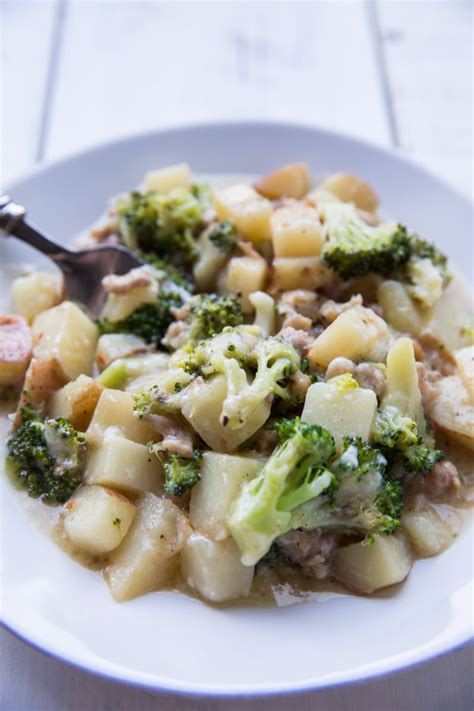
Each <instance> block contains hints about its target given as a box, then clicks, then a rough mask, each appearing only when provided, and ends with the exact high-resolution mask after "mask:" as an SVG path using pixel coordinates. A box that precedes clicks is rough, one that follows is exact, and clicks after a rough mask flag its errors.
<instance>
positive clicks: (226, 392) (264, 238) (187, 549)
mask: <svg viewBox="0 0 474 711" xmlns="http://www.w3.org/2000/svg"><path fill="white" fill-rule="evenodd" d="M88 240H89V244H90V245H93V244H96V243H98V242H107V241H108V240H110V241H113V242H114V243H116V242H119V243H121V244H124V245H126V246H127V247H128V248H129V249H131V250H132V251H134V252H135V253H136V254H137V255H138V256H139V258H140V259H141V261H142V266H139V267H137V268H135V269H132V270H131V271H130V272H128V273H127V274H122V275H117V274H111V275H109V276H107V277H106V278H105V279H104V280H103V283H102V285H103V288H104V292H105V299H104V306H103V309H102V312H101V314H100V316H99V317H98V318H93V317H92V316H91V315H90V314H88V313H86V311H85V309H84V308H83V307H82V306H81V304H76V303H72V302H71V301H69V300H68V298H67V294H65V293H63V287H62V285H61V283H60V281H59V280H58V278H57V277H55V276H51V275H49V274H42V273H33V274H30V275H28V276H26V277H21V278H19V279H17V280H16V281H15V282H14V284H13V288H12V304H13V307H14V311H15V313H14V314H13V315H9V316H3V317H1V318H0V388H1V395H2V398H3V399H5V400H8V399H9V401H10V402H11V401H12V396H13V394H16V395H17V401H18V402H17V407H16V412H15V413H14V417H13V418H12V423H13V426H12V432H11V434H10V436H9V439H8V442H7V465H8V471H9V473H10V476H11V477H12V480H13V481H15V482H16V484H17V486H18V488H19V489H21V490H23V492H24V493H23V494H21V495H29V496H31V497H34V498H36V499H38V500H39V502H38V506H41V505H43V504H45V505H49V506H51V507H53V506H54V507H55V511H57V512H59V515H58V516H57V522H56V524H55V527H56V533H58V532H59V534H60V535H59V536H58V537H57V538H58V540H60V541H61V542H62V544H63V545H64V546H65V548H67V550H68V551H69V552H72V553H73V554H74V556H75V557H76V558H77V557H80V556H81V555H82V556H83V560H84V561H88V562H89V563H90V562H91V561H93V562H94V567H95V568H101V569H102V570H103V575H104V579H105V581H106V583H107V585H108V586H109V588H110V591H111V594H112V595H113V597H114V598H115V599H116V600H117V601H124V600H129V599H131V598H134V597H137V596H139V595H143V594H145V593H147V592H150V591H153V590H159V589H164V588H170V587H171V588H172V587H178V588H179V589H181V590H183V591H187V592H188V593H192V594H194V595H198V596H200V597H201V598H203V599H204V600H206V601H209V602H211V603H224V602H228V601H232V600H240V599H242V598H246V597H249V598H250V599H252V596H254V598H253V599H255V601H256V600H257V599H258V597H259V595H261V594H265V595H267V596H268V595H271V594H272V591H274V590H275V589H277V588H279V587H281V586H285V585H287V586H288V585H289V586H290V587H291V588H292V589H293V590H294V591H296V592H297V591H302V592H304V591H305V590H310V589H324V586H333V587H334V586H336V589H341V586H345V588H347V589H349V590H351V591H353V592H354V593H357V594H369V593H372V592H374V591H377V590H380V589H383V588H386V587H388V586H392V585H394V584H396V583H401V582H403V580H405V578H406V577H407V576H408V575H409V573H410V570H411V568H412V566H413V564H414V561H415V560H416V558H417V557H418V558H420V557H428V556H435V555H438V554H440V553H442V552H443V551H444V550H446V548H448V547H449V546H450V545H451V544H452V543H453V541H454V540H455V539H456V537H457V536H458V534H459V532H460V530H461V519H462V516H461V513H460V510H461V509H462V508H463V507H467V506H468V504H469V501H472V500H473V488H472V485H473V472H472V469H471V470H470V469H469V465H466V462H469V457H468V456H467V453H468V452H469V451H470V450H472V449H474V391H473V382H474V372H473V371H474V345H473V342H472V335H473V330H472V317H471V316H470V315H469V313H468V312H467V311H466V310H465V309H463V307H462V306H461V304H460V300H459V298H458V296H457V293H456V280H455V279H453V277H452V274H451V271H450V267H449V264H448V260H447V258H446V257H445V255H443V254H442V253H441V252H440V250H439V249H438V248H437V247H436V246H435V245H433V244H431V243H430V242H429V241H427V240H426V239H425V238H424V237H421V236H420V235H418V234H416V233H414V232H412V231H410V229H409V227H408V226H405V225H401V224H398V223H396V222H393V221H392V220H389V219H386V218H384V217H383V216H382V215H381V214H380V213H379V198H378V196H377V194H376V193H375V191H374V190H373V188H372V187H371V186H370V185H369V184H368V183H366V182H365V181H363V180H361V179H359V178H357V177H355V176H353V175H350V174H345V173H338V174H335V175H331V176H327V177H326V178H325V179H323V180H322V181H319V182H318V183H316V184H315V183H314V182H313V180H312V178H311V175H310V170H309V167H308V166H307V165H306V164H304V163H295V164H292V165H286V166H283V167H281V168H279V169H277V170H275V171H273V172H272V173H270V174H268V175H265V176H263V177H261V178H259V179H258V180H256V181H254V182H253V183H252V182H251V181H249V182H247V183H245V182H239V183H236V184H222V182H221V183H219V181H218V180H216V185H215V186H213V187H212V186H210V185H207V184H203V183H199V182H197V181H196V180H195V179H194V177H193V175H192V172H191V170H190V168H189V166H187V165H185V164H180V165H175V166H170V167H168V168H161V169H158V170H153V171H151V172H149V173H147V175H146V176H145V179H144V182H143V185H142V186H141V187H139V188H137V189H136V190H134V191H132V192H130V193H129V194H126V195H122V196H119V197H118V198H116V199H115V200H114V201H113V204H112V205H111V207H110V209H109V210H108V213H107V215H106V217H105V218H104V219H103V220H102V222H101V223H100V224H98V225H96V226H95V227H94V228H92V229H91V231H90V234H89V237H88ZM338 586H339V587H338ZM295 594H296V593H295Z"/></svg>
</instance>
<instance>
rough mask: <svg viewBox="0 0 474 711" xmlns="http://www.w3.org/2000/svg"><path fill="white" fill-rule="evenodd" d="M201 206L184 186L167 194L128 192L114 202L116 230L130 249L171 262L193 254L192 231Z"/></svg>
mask: <svg viewBox="0 0 474 711" xmlns="http://www.w3.org/2000/svg"><path fill="white" fill-rule="evenodd" d="M203 212H204V208H203V205H202V204H201V202H199V200H198V199H197V198H196V197H194V195H193V194H192V193H191V192H189V191H188V190H186V189H185V188H174V189H173V190H171V191H170V192H169V193H167V194H161V193H157V192H150V193H147V194H142V193H140V192H137V191H135V192H132V193H130V195H129V196H128V198H127V199H125V200H124V201H123V202H121V203H119V204H118V206H117V214H118V221H119V230H120V234H121V236H122V238H123V240H124V242H125V244H126V245H127V247H129V248H130V249H133V250H136V249H138V248H139V249H142V250H144V251H146V252H154V253H156V254H158V255H159V256H160V257H163V258H165V259H167V260H169V261H171V262H172V263H174V264H178V265H185V266H186V265H190V264H192V262H193V261H194V259H195V258H196V243H195V239H194V235H195V232H196V230H197V228H198V227H199V224H200V223H201V220H202V216H203Z"/></svg>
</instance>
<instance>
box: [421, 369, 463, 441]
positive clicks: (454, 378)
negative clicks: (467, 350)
mask: <svg viewBox="0 0 474 711" xmlns="http://www.w3.org/2000/svg"><path fill="white" fill-rule="evenodd" d="M428 415H429V418H430V420H431V422H432V424H433V425H434V426H435V427H436V429H438V430H441V432H444V433H445V434H447V435H448V437H450V438H451V439H452V440H454V441H455V442H458V443H459V444H462V445H463V446H464V447H467V448H468V449H472V450H474V404H473V402H472V401H471V398H470V396H469V393H468V392H467V390H466V388H465V387H464V383H463V381H462V380H461V378H460V377H459V376H458V375H450V376H449V377H447V378H441V380H440V381H439V382H437V383H436V396H435V397H434V399H433V400H432V402H431V403H430V404H429V407H428Z"/></svg>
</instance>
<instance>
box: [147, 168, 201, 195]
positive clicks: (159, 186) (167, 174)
mask: <svg viewBox="0 0 474 711" xmlns="http://www.w3.org/2000/svg"><path fill="white" fill-rule="evenodd" d="M189 187H191V169H190V167H189V165H187V163H178V164H177V165H170V166H168V167H167V168H159V169H158V170H150V171H149V172H148V173H146V175H145V181H144V186H143V190H144V192H146V193H149V192H153V191H156V192H159V193H169V191H170V190H173V188H189Z"/></svg>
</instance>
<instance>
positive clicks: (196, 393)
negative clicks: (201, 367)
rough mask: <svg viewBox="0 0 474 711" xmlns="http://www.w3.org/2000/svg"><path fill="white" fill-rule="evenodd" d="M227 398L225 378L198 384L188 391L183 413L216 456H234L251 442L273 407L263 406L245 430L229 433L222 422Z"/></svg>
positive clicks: (218, 377)
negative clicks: (250, 438) (217, 453)
mask: <svg viewBox="0 0 474 711" xmlns="http://www.w3.org/2000/svg"><path fill="white" fill-rule="evenodd" d="M226 396H227V383H226V379H225V377H224V376H223V375H215V376H214V377H212V378H210V379H209V380H207V381H204V382H199V381H197V380H195V381H194V383H193V384H192V385H191V386H190V387H189V388H188V389H187V390H186V393H185V396H184V397H183V405H182V413H183V415H184V417H185V418H186V420H187V421H188V422H189V424H190V425H191V427H193V428H194V429H195V430H196V432H197V433H198V435H199V436H200V437H202V439H203V440H204V441H205V442H206V444H207V445H208V446H209V447H211V448H212V449H214V450H215V451H216V452H232V451H233V450H234V449H236V448H237V447H238V446H239V444H242V442H245V440H247V439H249V437H251V436H252V435H253V434H255V432H256V431H257V430H259V429H260V427H262V425H263V424H264V423H265V422H266V421H267V419H268V417H269V415H270V404H269V403H268V402H266V401H264V402H262V403H260V405H259V406H258V407H257V408H256V410H255V411H254V412H253V413H252V415H251V416H250V417H249V418H248V420H247V422H246V423H245V425H244V426H243V427H239V428H238V429H230V428H229V427H224V425H222V424H221V422H220V421H219V418H220V414H221V411H222V404H223V402H224V400H225V398H226Z"/></svg>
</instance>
